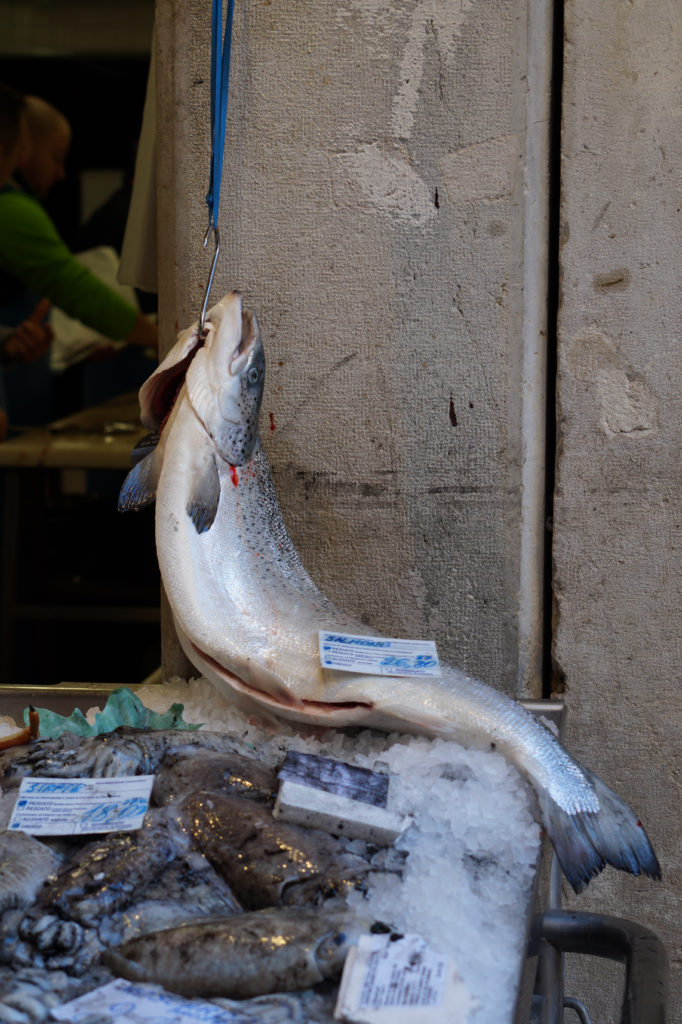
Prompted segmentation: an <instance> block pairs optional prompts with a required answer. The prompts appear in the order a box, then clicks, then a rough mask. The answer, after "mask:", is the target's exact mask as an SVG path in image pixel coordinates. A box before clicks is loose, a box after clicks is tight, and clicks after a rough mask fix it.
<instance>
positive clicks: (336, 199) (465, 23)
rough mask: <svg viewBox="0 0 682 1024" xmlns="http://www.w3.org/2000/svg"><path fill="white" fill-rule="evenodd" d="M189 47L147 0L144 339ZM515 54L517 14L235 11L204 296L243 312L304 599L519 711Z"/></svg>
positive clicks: (193, 165) (189, 305)
mask: <svg viewBox="0 0 682 1024" xmlns="http://www.w3.org/2000/svg"><path fill="white" fill-rule="evenodd" d="M209 30H210V25H209V5H208V4H206V3H204V2H201V3H199V2H197V0H175V2H173V3H170V2H169V3H164V4H161V5H158V9H157V20H156V33H157V44H158V50H157V57H158V68H159V79H158V93H159V118H160V136H159V145H160V164H159V171H160V175H161V181H160V198H159V202H160V209H161V211H162V214H161V259H162V266H161V315H162V324H161V326H162V331H163V332H164V341H163V345H164V347H168V346H169V345H170V341H171V337H172V333H173V329H174V327H175V326H180V327H182V326H186V325H187V324H189V323H190V322H191V321H192V320H194V319H195V318H196V316H197V314H198V311H199V306H200V302H201V296H202V291H203V288H204V285H205V281H206V277H207V271H208V257H207V254H206V253H204V252H202V248H201V243H202V238H203V234H204V230H205V227H206V207H205V205H204V196H205V193H206V189H207V184H208V156H209V134H208V109H209ZM525 46H526V10H525V4H524V3H523V2H518V3H507V2H502V0H464V2H462V3H457V4H452V3H450V2H449V0H448V2H446V0H433V2H428V3H426V2H423V0H418V2H417V0H412V2H408V3H397V2H396V3H385V2H381V3H379V2H377V0H335V2H331V0H323V2H320V3H316V4H291V3H286V2H284V0H273V2H272V3H267V4H265V3H264V4H246V5H240V4H238V5H237V10H236V14H235V22H234V35H233V44H232V71H231V80H230V98H229V111H228V126H227V142H226V150H225V168H224V177H223V191H222V199H221V207H220V225H221V234H222V252H221V257H220V263H219V267H218V271H217V278H216V284H215V286H214V291H213V295H214V297H215V298H218V297H219V296H220V295H221V294H222V293H223V292H224V291H226V290H228V289H231V288H239V289H240V290H241V291H242V292H243V293H244V295H245V301H246V303H247V304H248V305H249V306H250V307H251V308H252V309H254V310H255V311H256V313H257V315H258V317H259V320H260V323H261V328H262V332H263V336H264V341H265V345H266V355H267V359H268V375H267V384H266V394H265V399H264V404H263V414H262V422H263V431H262V433H263V435H264V442H265V445H266V447H267V450H268V453H269V455H270V457H271V461H272V464H273V470H274V474H275V479H276V483H277V487H278V491H279V495H280V500H281V504H282V507H283V510H284V514H285V517H286V519H287V522H288V525H289V527H290V530H291V532H292V534H293V537H294V540H295V543H296V545H297V547H298V550H299V552H300V553H301V556H302V558H303V560H304V562H305V563H306V565H307V567H308V568H309V570H310V571H311V572H312V574H313V576H314V577H315V578H316V579H317V580H318V581H319V582H320V583H321V585H322V586H323V589H325V590H327V592H329V593H330V595H331V596H332V597H333V598H334V599H335V600H336V601H337V602H338V603H339V604H341V605H342V606H345V607H348V608H350V609H352V610H353V611H355V612H357V613H359V614H360V615H361V616H362V617H363V618H364V619H365V620H366V621H367V622H368V623H370V624H371V625H373V626H375V627H377V628H379V629H381V630H383V631H385V632H387V633H388V634H391V635H397V636H415V637H423V638H433V639H435V640H436V641H437V643H438V648H439V652H440V654H441V656H442V657H444V658H447V659H450V660H453V661H455V662H456V663H457V664H459V665H460V666H462V667H464V668H465V669H467V670H470V671H471V672H473V673H475V674H477V675H479V676H481V677H483V678H485V679H486V680H488V681H490V682H491V683H493V684H494V685H496V686H500V687H503V688H504V689H506V690H507V691H509V692H511V693H514V694H518V693H520V692H522V691H523V692H534V693H536V694H537V686H538V685H539V680H538V678H537V675H535V676H534V675H533V672H532V671H531V670H530V669H529V668H528V665H527V663H525V664H524V665H523V666H522V665H521V658H520V653H519V592H520V587H521V583H520V567H519V559H520V555H519V550H520V541H519V530H520V526H519V522H520V520H519V515H520V513H519V509H520V500H521V485H520V472H521V356H520V346H521V340H520V339H521V319H522V306H523V294H522V289H521V281H522V263H523V259H524V248H523V247H524V213H525V207H524V167H525V149H526V117H527V98H528V86H527V74H526V56H525ZM164 211H165V212H164ZM538 343H539V345H540V348H542V344H541V339H538ZM534 627H535V623H532V628H534Z"/></svg>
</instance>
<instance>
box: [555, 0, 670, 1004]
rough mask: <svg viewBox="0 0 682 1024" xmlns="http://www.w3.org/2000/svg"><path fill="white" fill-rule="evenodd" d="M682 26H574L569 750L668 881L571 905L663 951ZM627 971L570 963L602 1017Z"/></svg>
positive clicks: (561, 613) (592, 893)
mask: <svg viewBox="0 0 682 1024" xmlns="http://www.w3.org/2000/svg"><path fill="white" fill-rule="evenodd" d="M679 36H680V32H679V18H678V17H677V16H676V12H675V11H674V10H673V8H672V7H670V6H669V5H667V4H665V3H661V2H644V3H636V4H622V3H620V2H617V0H604V2H603V3H600V4H594V3H589V2H587V0H571V2H570V3H569V4H568V7H567V11H566V49H565V77H564V131H563V164H562V176H563V201H562V220H563V247H562V253H561V269H562V293H563V296H562V309H561V314H560V324H559V450H558V454H559V461H558V486H557V492H556V506H555V515H554V527H555V529H554V557H555V594H556V608H557V619H556V624H555V627H556V641H555V651H554V653H555V658H556V662H557V665H558V667H559V668H560V670H561V672H562V673H563V675H564V677H565V682H566V695H567V701H568V706H569V709H570V713H569V730H568V739H569V744H570V746H571V748H572V749H573V750H574V751H575V753H576V754H577V756H579V757H580V758H581V759H583V760H585V761H586V762H587V763H589V764H590V765H592V766H593V768H594V769H595V770H596V771H598V772H599V774H600V775H602V777H603V778H604V779H605V780H606V781H607V782H608V783H609V784H610V785H612V786H613V787H614V788H615V789H617V790H618V791H619V792H621V793H622V794H623V795H624V796H626V797H627V798H628V799H629V800H630V802H631V804H632V805H633V806H634V807H635V808H637V811H638V813H639V814H640V816H641V818H642V820H643V822H644V823H645V825H646V828H647V831H648V833H649V835H650V836H651V839H652V840H653V842H654V845H655V847H656V849H657V852H658V854H659V859H660V861H661V866H662V870H663V882H662V883H658V884H657V883H654V882H648V881H641V882H640V881H634V880H633V879H631V878H627V877H625V876H623V875H621V874H619V873H616V872H613V871H611V872H606V873H605V874H604V875H603V876H601V877H600V878H599V879H598V880H597V881H595V882H593V883H592V884H591V885H590V888H589V890H588V892H587V893H585V895H584V896H581V897H579V898H576V899H574V900H571V904H572V905H573V906H575V907H579V908H586V909H590V910H595V911H597V912H603V913H610V914H616V915H618V916H622V917H628V918H630V919H632V920H634V921H638V922H640V923H641V924H644V925H646V926H648V927H650V928H652V929H653V930H654V931H655V932H656V933H658V934H659V935H660V936H661V937H662V938H663V939H664V941H665V943H666V946H667V949H668V954H669V956H670V959H671V963H672V970H673V999H672V1004H671V1013H670V1018H669V1019H670V1020H671V1021H672V1020H680V1019H682V991H681V986H680V973H681V972H680V935H681V932H680V921H681V920H682V901H681V894H682V863H681V852H682V846H681V844H680V820H681V811H682V801H681V800H680V764H681V763H682V744H681V742H680V732H681V730H680V722H681V720H682V700H681V698H680V664H682V644H681V629H680V623H681V621H682V614H681V613H682V600H681V594H680V589H681V580H682V572H681V570H682V565H681V560H680V442H681V441H682V437H681V425H682V405H681V402H680V376H681V370H682V352H681V347H680V323H681V322H682V318H681V316H680V300H679V295H680V272H679V254H680V240H681V236H680V221H679V195H678V190H679V168H680V156H681V154H680V146H679V140H680V118H679V86H680V77H679V54H680V38H679ZM622 978H623V972H622V971H621V970H620V969H618V970H616V969H613V970H609V969H608V968H607V966H606V964H605V963H604V962H603V961H598V962H597V963H596V964H595V965H594V966H589V965H587V964H581V965H580V966H579V967H577V968H576V969H573V968H571V969H570V970H569V973H568V978H567V991H568V992H570V994H571V995H580V996H583V997H584V998H585V1001H586V1003H587V1005H588V1006H589V1008H590V1010H591V1012H592V1016H593V1019H594V1020H600V1021H603V1022H607V1021H608V1022H611V1021H614V1020H617V1019H620V1018H619V1017H618V1016H617V1014H616V1008H617V1007H618V1002H619V992H618V986H619V985H620V984H621V982H622Z"/></svg>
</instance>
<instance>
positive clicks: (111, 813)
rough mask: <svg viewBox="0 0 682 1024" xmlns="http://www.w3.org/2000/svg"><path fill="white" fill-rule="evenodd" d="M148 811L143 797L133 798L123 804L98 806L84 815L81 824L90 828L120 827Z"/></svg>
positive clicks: (109, 802) (107, 803)
mask: <svg viewBox="0 0 682 1024" xmlns="http://www.w3.org/2000/svg"><path fill="white" fill-rule="evenodd" d="M146 810H147V801H146V800H143V799H142V797H139V796H133V797H129V799H127V800H124V801H123V802H122V803H112V802H111V801H107V802H106V803H101V804H96V805H95V806H94V807H91V808H90V810H89V811H88V812H87V813H86V814H84V815H83V817H82V818H81V822H82V824H83V825H89V826H93V825H107V826H111V825H115V824H116V825H120V824H121V823H122V822H124V821H125V820H126V819H128V818H135V817H136V816H137V815H140V814H144V813H145V811H146Z"/></svg>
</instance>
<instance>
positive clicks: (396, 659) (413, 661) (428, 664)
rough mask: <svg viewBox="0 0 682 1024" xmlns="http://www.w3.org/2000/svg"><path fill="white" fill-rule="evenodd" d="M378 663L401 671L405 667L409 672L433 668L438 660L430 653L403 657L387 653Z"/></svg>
mask: <svg viewBox="0 0 682 1024" xmlns="http://www.w3.org/2000/svg"><path fill="white" fill-rule="evenodd" d="M379 664H380V665H383V666H385V667H387V668H394V669H400V670H401V671H405V670H406V669H407V670H408V671H411V672H419V671H420V670H421V669H425V668H433V667H434V666H435V665H437V664H438V661H437V659H436V658H434V657H432V656H431V655H430V654H418V655H417V656H416V658H404V657H401V656H400V655H398V654H388V655H386V657H385V658H382V659H381V661H380V663H379Z"/></svg>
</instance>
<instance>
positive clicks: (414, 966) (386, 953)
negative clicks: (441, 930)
mask: <svg viewBox="0 0 682 1024" xmlns="http://www.w3.org/2000/svg"><path fill="white" fill-rule="evenodd" d="M473 1005H474V1003H473V1000H472V998H471V996H470V994H469V989H468V988H467V986H466V985H465V983H464V981H463V980H462V978H461V977H460V975H459V974H458V973H457V971H456V969H455V966H454V963H453V962H452V959H451V958H450V957H447V956H442V955H441V954H440V953H437V952H436V951H435V950H433V949H430V948H429V946H427V944H426V943H425V942H424V940H423V939H422V938H420V936H418V935H401V936H396V935H363V936H362V937H361V938H360V941H359V942H358V945H357V947H355V948H354V949H352V950H351V952H350V953H349V955H348V957H347V959H346V963H345V964H344V968H343V976H342V978H341V986H340V988H339V996H338V999H337V1002H336V1007H335V1010H334V1016H335V1018H336V1019H337V1020H342V1021H348V1022H349V1024H350V1022H353V1024H397V1022H399V1024H464V1022H465V1021H466V1019H467V1014H468V1012H469V1010H470V1009H472V1008H473Z"/></svg>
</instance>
